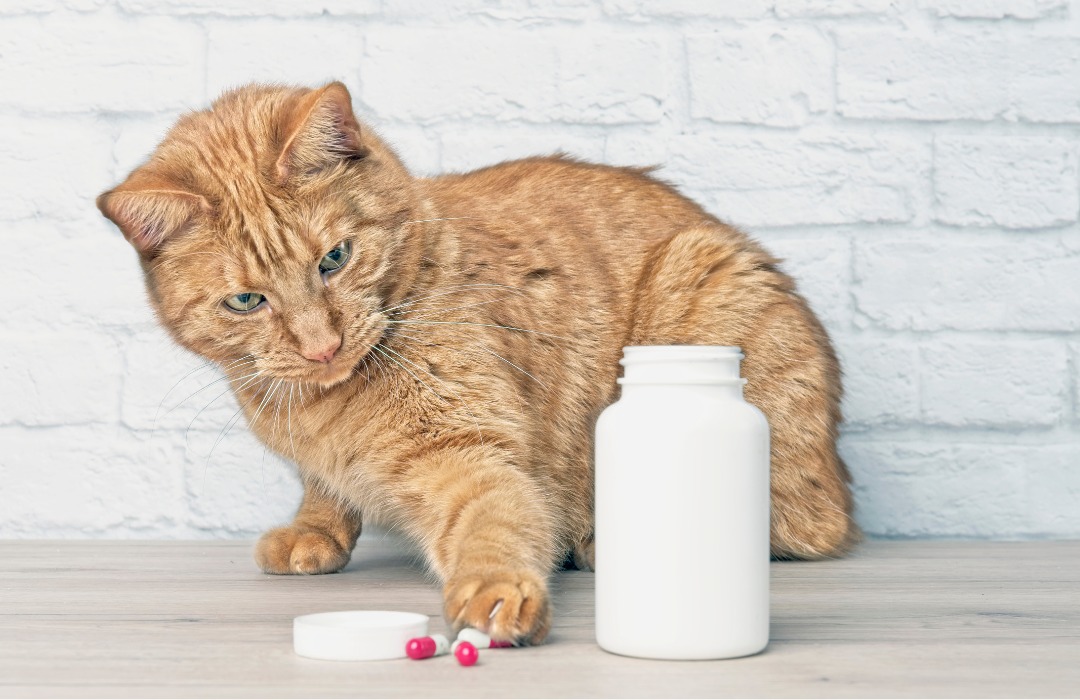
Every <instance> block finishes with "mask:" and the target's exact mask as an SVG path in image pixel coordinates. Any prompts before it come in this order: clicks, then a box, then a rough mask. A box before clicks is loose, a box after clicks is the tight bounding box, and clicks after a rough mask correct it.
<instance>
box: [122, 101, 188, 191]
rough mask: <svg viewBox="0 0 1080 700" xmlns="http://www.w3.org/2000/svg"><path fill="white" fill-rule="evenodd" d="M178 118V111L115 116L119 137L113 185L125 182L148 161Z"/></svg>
mask: <svg viewBox="0 0 1080 700" xmlns="http://www.w3.org/2000/svg"><path fill="white" fill-rule="evenodd" d="M179 117H180V113H179V112H164V113H161V114H138V115H131V116H128V117H116V118H115V119H114V120H113V128H114V129H115V130H116V134H117V136H116V142H115V143H114V144H113V161H114V166H113V175H112V184H116V183H120V182H122V181H123V180H124V178H126V177H127V176H128V174H129V173H130V172H131V171H132V170H134V169H135V168H137V167H138V166H140V165H142V164H143V163H145V162H146V161H147V159H148V158H149V157H150V154H151V153H152V152H153V150H154V149H155V148H156V147H157V145H158V144H159V143H161V140H162V139H164V138H165V134H167V133H168V131H169V129H170V128H172V125H173V124H175V123H176V120H177V119H178V118H179Z"/></svg>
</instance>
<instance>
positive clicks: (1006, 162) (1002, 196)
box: [934, 136, 1080, 228]
mask: <svg viewBox="0 0 1080 700" xmlns="http://www.w3.org/2000/svg"><path fill="white" fill-rule="evenodd" d="M934 192H935V217H936V218H937V220H938V221H941V222H944V223H948V224H957V225H961V226H1000V227H1004V228H1037V227H1043V226H1060V225H1062V224H1068V223H1072V222H1074V221H1076V219H1077V212H1078V211H1080V178H1078V177H1077V159H1076V144H1075V143H1074V142H1072V141H1068V140H1065V139H1048V138H1016V137H974V136H942V137H938V138H937V139H935V142H934Z"/></svg>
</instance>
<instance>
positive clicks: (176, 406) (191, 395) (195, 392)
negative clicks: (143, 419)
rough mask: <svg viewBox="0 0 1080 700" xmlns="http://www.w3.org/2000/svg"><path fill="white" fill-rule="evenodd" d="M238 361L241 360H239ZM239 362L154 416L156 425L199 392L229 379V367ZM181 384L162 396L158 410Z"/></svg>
mask: <svg viewBox="0 0 1080 700" xmlns="http://www.w3.org/2000/svg"><path fill="white" fill-rule="evenodd" d="M257 359H258V358H256V360H257ZM256 360H249V361H247V362H244V363H243V364H244V365H249V364H251V363H253V362H255V361H256ZM238 362H239V361H238ZM238 362H234V363H232V364H230V365H229V366H228V367H225V368H223V371H224V372H225V374H224V376H221V377H218V378H217V379H215V380H214V381H212V382H209V383H207V384H203V385H202V386H201V387H199V388H198V389H196V390H195V391H194V392H192V393H191V394H188V396H187V397H185V398H184V399H183V400H182V401H180V402H179V403H178V404H176V405H175V406H173V407H172V408H170V409H169V410H167V411H165V413H164V414H162V415H161V416H158V415H155V416H154V425H155V427H156V425H157V421H158V420H159V418H164V417H165V416H167V415H169V414H170V413H172V412H173V411H175V410H176V409H178V408H180V407H181V406H183V405H184V404H185V403H187V402H188V400H190V399H191V398H193V397H194V396H196V395H197V394H199V393H200V392H202V391H203V390H204V389H207V388H208V387H211V386H213V385H215V384H217V383H218V382H220V381H222V380H225V379H228V378H229V373H228V371H229V369H231V368H232V367H233V366H236V365H237V364H238ZM209 364H211V365H212V364H213V363H212V362H211V363H209ZM191 374H192V373H191V372H188V373H187V374H186V375H184V377H182V378H181V379H180V381H181V382H182V381H184V379H185V378H187V377H188V376H190V375H191ZM245 376H251V375H245ZM241 378H242V377H241ZM179 385H180V382H177V383H176V384H174V385H173V388H172V389H169V391H168V392H166V393H165V396H164V397H162V399H161V403H160V404H158V410H159V411H160V410H161V407H162V405H164V403H165V399H167V398H168V397H169V394H171V393H172V391H173V389H175V388H176V387H177V386H179Z"/></svg>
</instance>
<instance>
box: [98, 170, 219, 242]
mask: <svg viewBox="0 0 1080 700" xmlns="http://www.w3.org/2000/svg"><path fill="white" fill-rule="evenodd" d="M97 206H98V209H100V210H101V213H102V214H104V215H105V218H107V219H109V220H110V221H112V222H113V223H114V224H116V225H117V226H118V227H119V228H120V230H121V231H122V232H123V234H124V237H125V238H127V239H128V241H129V242H130V243H131V245H133V246H135V248H136V249H137V250H138V251H139V253H141V254H142V255H145V256H148V257H149V256H151V255H153V253H154V251H155V250H157V248H158V246H160V245H161V244H162V243H163V242H164V241H165V240H167V239H168V238H169V237H171V236H175V235H176V234H178V233H180V232H181V231H183V230H184V229H185V228H187V227H188V226H189V225H190V224H191V222H192V220H193V219H195V217H197V216H199V215H201V214H210V213H211V207H210V203H209V202H207V201H206V198H205V197H202V196H200V195H197V194H194V193H192V192H188V191H187V190H185V189H183V188H182V187H178V186H177V185H175V184H174V183H172V182H170V181H168V180H167V179H164V178H162V177H160V176H157V175H154V174H152V173H148V172H144V171H142V170H136V171H135V172H134V173H132V174H131V176H130V177H129V178H128V179H127V180H126V181H124V183H123V184H121V185H119V186H118V187H115V188H114V189H111V190H109V191H108V192H105V193H103V194H102V195H101V196H99V197H98V198H97Z"/></svg>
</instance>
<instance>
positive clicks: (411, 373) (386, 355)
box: [374, 345, 450, 405]
mask: <svg viewBox="0 0 1080 700" xmlns="http://www.w3.org/2000/svg"><path fill="white" fill-rule="evenodd" d="M374 349H375V350H378V351H379V353H381V354H382V355H383V357H385V358H386V359H388V360H390V361H391V362H393V363H394V364H395V365H397V366H398V367H400V368H401V369H403V370H405V371H406V372H408V373H409V374H410V375H412V378H413V379H415V380H416V381H418V382H420V384H422V385H423V386H424V387H426V388H427V390H428V391H430V392H431V393H432V394H435V396H437V397H439V400H440V401H442V402H443V403H445V404H446V405H450V402H449V401H447V400H446V397H444V396H443V395H442V394H440V393H439V392H437V391H435V390H434V389H432V388H431V386H430V385H429V384H428V383H427V382H425V381H424V380H423V379H421V378H420V377H419V376H417V374H416V373H415V372H413V371H412V370H411V369H409V368H408V367H406V366H405V365H403V364H401V363H400V362H398V361H397V360H395V359H394V358H393V357H391V356H390V355H389V354H388V353H387V352H386V351H387V350H389V349H390V348H380V347H379V346H377V345H376V346H374Z"/></svg>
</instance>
